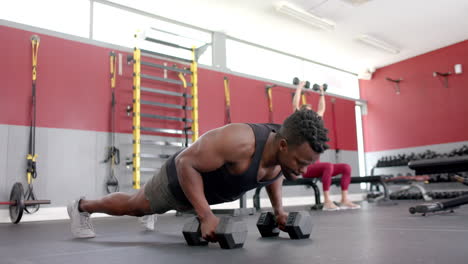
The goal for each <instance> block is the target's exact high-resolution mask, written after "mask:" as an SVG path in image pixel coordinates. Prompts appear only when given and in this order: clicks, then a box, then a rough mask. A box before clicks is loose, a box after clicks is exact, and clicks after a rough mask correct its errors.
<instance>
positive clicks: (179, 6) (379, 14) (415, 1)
mask: <svg viewBox="0 0 468 264" xmlns="http://www.w3.org/2000/svg"><path fill="white" fill-rule="evenodd" d="M350 1H352V0H289V2H291V3H294V4H296V5H297V6H300V7H302V8H304V9H306V10H308V11H309V12H312V13H313V14H315V15H318V16H320V17H323V18H327V19H330V20H332V21H334V22H335V23H336V27H335V30H333V31H323V30H320V29H316V28H314V27H312V26H309V25H308V24H305V23H303V22H301V21H297V20H295V19H293V18H290V17H287V16H285V15H283V14H281V13H278V12H276V11H275V9H274V7H273V4H274V3H276V2H277V0H171V1H167V0H166V1H155V0H153V1H144V0H133V1H130V0H118V1H115V2H121V3H122V2H124V4H126V5H132V6H134V7H136V8H138V9H143V10H145V11H147V12H151V13H155V14H156V15H159V16H163V17H168V18H171V19H175V20H179V21H184V22H185V23H188V24H192V25H195V26H198V27H202V28H206V29H209V30H214V31H222V32H225V33H226V34H228V35H230V36H233V37H236V38H239V39H244V40H247V41H250V42H254V43H257V44H260V45H263V46H268V47H271V48H274V49H277V50H281V51H284V52H287V53H291V54H294V55H298V56H301V57H305V58H308V59H311V60H314V61H318V62H320V63H324V64H328V65H331V66H334V67H337V68H341V69H345V70H348V71H351V72H354V73H361V72H363V71H364V70H365V69H367V68H371V67H374V68H379V67H382V66H386V65H389V64H392V63H395V62H398V61H402V60H405V59H408V58H411V57H414V56H417V55H420V54H423V53H426V52H429V51H433V50H436V49H438V48H442V47H445V46H448V45H451V44H454V43H457V42H461V41H464V40H466V39H468V19H467V18H468V0H370V1H368V2H367V3H364V4H362V5H352V4H350V3H349V2H350ZM125 2H126V3H125ZM359 34H369V35H372V36H375V37H378V38H379V39H382V40H384V41H386V42H388V43H391V44H393V45H394V46H396V47H398V48H399V49H400V52H399V53H398V54H391V53H387V52H385V51H381V50H379V49H375V48H373V47H369V46H367V45H365V44H362V43H360V42H358V41H356V37H357V36H358V35H359Z"/></svg>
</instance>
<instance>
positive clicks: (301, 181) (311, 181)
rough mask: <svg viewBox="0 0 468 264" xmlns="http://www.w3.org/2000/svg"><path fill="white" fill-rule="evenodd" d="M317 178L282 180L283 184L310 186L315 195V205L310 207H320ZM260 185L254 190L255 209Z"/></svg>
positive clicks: (257, 204) (257, 203)
mask: <svg viewBox="0 0 468 264" xmlns="http://www.w3.org/2000/svg"><path fill="white" fill-rule="evenodd" d="M317 179H318V178H299V179H297V180H295V181H289V180H284V181H283V186H300V185H303V186H304V185H305V186H310V187H312V188H313V189H314V196H315V205H313V206H312V209H315V210H317V209H321V208H322V203H321V202H320V189H319V188H318V186H317ZM262 188H263V186H262V187H258V188H257V189H256V190H255V194H254V196H253V204H254V207H255V209H256V210H260V209H261V206H260V192H261V191H262Z"/></svg>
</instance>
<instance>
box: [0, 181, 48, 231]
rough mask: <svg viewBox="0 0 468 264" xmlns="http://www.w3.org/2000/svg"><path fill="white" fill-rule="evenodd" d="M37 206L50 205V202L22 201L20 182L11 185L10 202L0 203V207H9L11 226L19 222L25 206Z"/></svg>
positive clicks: (22, 194)
mask: <svg viewBox="0 0 468 264" xmlns="http://www.w3.org/2000/svg"><path fill="white" fill-rule="evenodd" d="M38 204H50V200H24V189H23V185H22V184H21V183H20V182H16V183H15V184H13V187H12V188H11V192H10V201H9V202H0V205H9V206H10V208H9V209H10V220H11V222H12V223H13V224H17V223H19V222H20V221H21V217H23V211H24V208H25V207H26V206H29V205H38Z"/></svg>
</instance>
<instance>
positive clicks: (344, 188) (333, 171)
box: [293, 82, 361, 211]
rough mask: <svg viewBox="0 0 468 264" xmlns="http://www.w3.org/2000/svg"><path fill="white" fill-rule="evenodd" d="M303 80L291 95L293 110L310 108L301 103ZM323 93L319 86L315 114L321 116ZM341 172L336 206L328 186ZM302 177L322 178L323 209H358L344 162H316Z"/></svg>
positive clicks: (323, 103)
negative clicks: (351, 196)
mask: <svg viewBox="0 0 468 264" xmlns="http://www.w3.org/2000/svg"><path fill="white" fill-rule="evenodd" d="M304 85H305V82H299V84H298V85H297V88H296V92H295V93H294V97H293V110H294V111H299V110H301V109H310V110H312V106H311V105H310V104H304V105H301V104H300V101H301V95H302V89H303V88H304ZM325 108H326V107H325V93H324V91H323V87H322V86H320V99H319V102H318V107H317V115H319V116H320V118H323V114H324V113H325ZM339 174H341V175H342V176H341V201H340V206H339V207H338V206H336V205H335V203H334V202H333V201H332V200H331V198H330V186H331V182H332V177H333V176H336V175H339ZM302 176H303V177H304V178H320V177H321V178H322V185H323V197H324V204H323V210H324V211H335V210H339V209H358V208H361V206H360V205H358V204H355V203H352V202H351V200H350V199H349V197H348V187H349V183H350V182H351V167H350V166H349V165H348V164H345V163H329V162H318V161H317V162H316V163H314V164H312V165H309V166H308V167H307V171H306V172H305V173H304V174H303V175H302Z"/></svg>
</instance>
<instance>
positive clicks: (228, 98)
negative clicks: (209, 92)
mask: <svg viewBox="0 0 468 264" xmlns="http://www.w3.org/2000/svg"><path fill="white" fill-rule="evenodd" d="M224 96H225V98H226V106H231V93H230V91H229V79H228V78H227V77H224Z"/></svg>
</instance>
